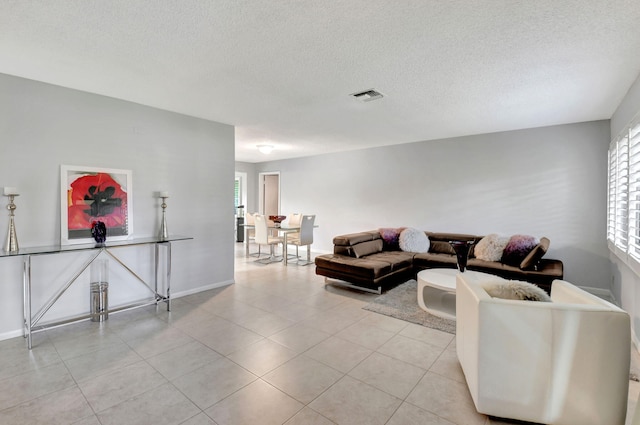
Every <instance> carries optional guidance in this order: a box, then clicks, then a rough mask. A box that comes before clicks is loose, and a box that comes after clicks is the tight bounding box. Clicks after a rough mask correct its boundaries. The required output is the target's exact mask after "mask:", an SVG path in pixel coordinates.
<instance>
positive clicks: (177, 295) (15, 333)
mask: <svg viewBox="0 0 640 425" xmlns="http://www.w3.org/2000/svg"><path fill="white" fill-rule="evenodd" d="M233 283H235V280H233V279H232V280H226V281H223V282H217V283H213V284H211V285H206V286H201V287H199V288H195V289H189V290H188V291H181V292H176V293H174V294H172V295H171V299H176V298H180V297H184V296H187V295H191V294H197V293H198V292H203V291H208V290H209V289H215V288H221V287H223V286H228V285H231V284H233ZM85 320H88V319H85ZM17 336H23V330H22V329H16V330H12V331H9V332H4V333H1V334H0V341H4V340H5V339H11V338H15V337H17Z"/></svg>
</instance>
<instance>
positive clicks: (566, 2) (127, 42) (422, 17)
mask: <svg viewBox="0 0 640 425" xmlns="http://www.w3.org/2000/svg"><path fill="white" fill-rule="evenodd" d="M639 23H640V1H638V0H608V1H606V2H605V1H602V0H536V1H531V0H526V1H515V0H503V1H491V0H487V1H461V0H459V1H445V0H438V1H435V0H395V1H390V0H331V1H318V0H270V1H267V0H264V1H249V0H225V1H215V0H109V1H104V0H64V1H51V0H41V1H34V0H2V1H1V2H0V72H1V73H5V74H10V75H16V76H20V77H25V78H30V79H34V80H38V81H44V82H47V83H52V84H57V85H60V86H64V87H70V88H74V89H79V90H83V91H87V92H92V93H98V94H102V95H107V96H111V97H115V98H119V99H125V100H129V101H133V102H137V103H140V104H144V105H149V106H154V107H157V108H161V109H166V110H170V111H175V112H179V113H183V114H187V115H192V116H196V117H200V118H206V119H210V120H214V121H219V122H223V123H227V124H233V125H235V126H236V160H238V161H248V162H260V161H265V160H267V159H268V160H272V159H280V158H292V157H300V156H307V155H315V154H319V153H327V152H335V151H340V150H347V149H349V150H350V149H361V148H366V147H370V146H381V145H389V144H396V143H407V142H416V141H422V140H430V139H436V138H446V137H454V136H461V135H468V134H479V133H488V132H494V131H503V130H512V129H519V128H530V127H538V126H546V125H553V124H561V123H571V122H582V121H589V120H597V119H608V118H610V117H611V115H612V114H613V112H614V111H615V108H616V107H617V105H618V104H619V103H620V101H621V99H622V98H623V96H624V95H625V93H626V92H627V90H628V89H629V87H630V86H631V84H632V83H633V81H634V80H635V79H636V78H637V77H638V74H639V73H640V24H639ZM371 88H375V89H376V90H378V91H380V92H382V93H383V94H384V96H385V97H384V98H383V99H381V100H377V101H372V102H360V101H357V100H355V99H353V98H351V97H349V94H351V93H354V92H357V91H363V90H367V89H371ZM258 144H273V145H274V146H275V147H276V149H275V150H274V152H273V153H271V154H270V155H269V156H265V155H263V154H260V153H259V152H258V151H257V149H256V145H258Z"/></svg>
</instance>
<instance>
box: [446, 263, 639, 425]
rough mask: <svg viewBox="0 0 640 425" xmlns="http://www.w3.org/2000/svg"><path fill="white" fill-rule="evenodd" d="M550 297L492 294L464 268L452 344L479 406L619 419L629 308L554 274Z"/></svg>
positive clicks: (584, 423)
mask: <svg viewBox="0 0 640 425" xmlns="http://www.w3.org/2000/svg"><path fill="white" fill-rule="evenodd" d="M551 299H552V302H550V303H549V302H535V301H515V300H505V299H499V298H492V297H491V296H490V295H489V294H487V292H485V290H484V289H483V288H482V286H481V282H479V281H477V280H475V279H474V278H473V277H471V276H465V274H464V273H461V274H458V277H457V285H456V311H457V322H456V323H457V324H456V349H457V353H458V359H459V360H460V364H461V366H462V370H463V371H464V375H465V378H466V380H467V384H468V386H469V390H470V392H471V396H472V398H473V402H474V404H475V406H476V409H477V410H478V412H480V413H484V414H487V415H491V416H497V417H502V418H511V419H518V420H523V421H530V422H537V423H544V424H549V425H578V424H579V425H624V423H625V414H626V407H627V397H628V388H629V387H628V386H629V361H630V344H631V332H630V322H629V315H628V314H627V313H626V312H624V311H623V310H621V309H619V308H618V307H616V306H615V305H613V304H611V303H609V302H606V301H604V300H602V299H600V298H598V297H596V296H594V295H591V294H589V293H587V292H585V291H583V290H581V289H579V288H578V287H576V286H574V285H572V284H570V283H568V282H565V281H560V280H556V281H554V282H553V285H552V288H551Z"/></svg>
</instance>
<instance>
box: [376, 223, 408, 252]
mask: <svg viewBox="0 0 640 425" xmlns="http://www.w3.org/2000/svg"><path fill="white" fill-rule="evenodd" d="M404 229H405V228H404V227H397V228H392V227H385V228H381V229H379V231H380V236H381V237H382V240H383V241H384V248H385V249H386V250H390V249H395V250H398V249H400V233H401V232H402V231H403V230H404Z"/></svg>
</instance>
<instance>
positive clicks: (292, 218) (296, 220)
mask: <svg viewBox="0 0 640 425" xmlns="http://www.w3.org/2000/svg"><path fill="white" fill-rule="evenodd" d="M302 215H303V214H300V213H292V214H289V217H287V227H300V222H301V221H302ZM298 238H300V232H291V233H287V240H289V239H292V240H295V239H298ZM287 245H288V244H287ZM297 257H298V255H297V253H296V255H294V254H289V255H288V256H287V259H289V258H297Z"/></svg>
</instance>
